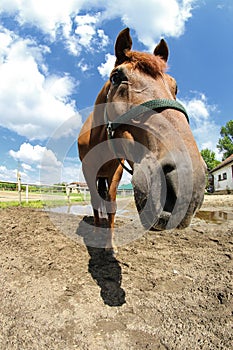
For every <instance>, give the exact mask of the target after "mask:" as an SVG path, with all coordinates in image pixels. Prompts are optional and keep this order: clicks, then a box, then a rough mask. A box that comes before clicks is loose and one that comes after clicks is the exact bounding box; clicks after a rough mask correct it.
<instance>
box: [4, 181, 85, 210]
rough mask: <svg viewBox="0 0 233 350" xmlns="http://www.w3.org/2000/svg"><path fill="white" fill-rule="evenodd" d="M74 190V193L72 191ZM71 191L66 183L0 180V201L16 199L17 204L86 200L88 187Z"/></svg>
mask: <svg viewBox="0 0 233 350" xmlns="http://www.w3.org/2000/svg"><path fill="white" fill-rule="evenodd" d="M74 192H75V193H74ZM74 192H73V191H72V188H71V187H70V186H67V185H61V184H58V185H38V184H23V183H21V181H18V182H5V181H0V201H1V202H8V201H17V202H19V204H21V203H22V202H24V201H25V202H29V201H43V202H47V201H66V202H70V201H72V199H73V200H86V198H87V196H88V189H87V188H85V187H83V188H82V189H80V190H77V191H74Z"/></svg>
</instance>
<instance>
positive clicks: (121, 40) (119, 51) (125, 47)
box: [115, 28, 132, 65]
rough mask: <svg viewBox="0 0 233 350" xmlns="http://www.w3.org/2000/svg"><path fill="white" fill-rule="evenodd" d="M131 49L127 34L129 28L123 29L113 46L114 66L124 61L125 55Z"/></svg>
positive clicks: (129, 38)
mask: <svg viewBox="0 0 233 350" xmlns="http://www.w3.org/2000/svg"><path fill="white" fill-rule="evenodd" d="M131 47H132V39H131V36H130V33H129V28H125V29H123V30H122V31H121V32H120V33H119V34H118V37H117V39H116V44H115V55H116V58H117V60H116V65H117V64H120V63H123V62H124V61H125V60H126V55H125V53H126V52H127V51H130V50H131Z"/></svg>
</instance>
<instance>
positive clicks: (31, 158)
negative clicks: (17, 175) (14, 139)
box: [9, 142, 61, 170]
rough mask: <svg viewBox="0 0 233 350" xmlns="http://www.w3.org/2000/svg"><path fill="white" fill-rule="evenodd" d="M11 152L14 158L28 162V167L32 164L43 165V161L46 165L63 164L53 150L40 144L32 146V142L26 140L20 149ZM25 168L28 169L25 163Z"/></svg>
mask: <svg viewBox="0 0 233 350" xmlns="http://www.w3.org/2000/svg"><path fill="white" fill-rule="evenodd" d="M9 154H10V156H11V157H13V158H14V159H16V160H19V161H20V162H24V163H26V164H27V167H28V165H32V164H33V165H36V166H37V167H41V163H43V165H44V166H45V165H49V166H55V167H59V166H61V162H60V161H58V160H57V158H56V156H55V154H54V153H53V152H52V151H51V150H49V149H47V148H46V147H42V146H40V145H36V146H32V145H31V144H30V143H26V142H24V143H23V144H22V145H21V146H20V149H19V150H18V151H13V150H10V151H9ZM24 169H26V167H25V164H24ZM27 170H29V169H27Z"/></svg>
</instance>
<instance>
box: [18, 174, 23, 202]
mask: <svg viewBox="0 0 233 350" xmlns="http://www.w3.org/2000/svg"><path fill="white" fill-rule="evenodd" d="M17 182H18V194H19V205H21V203H22V200H21V176H20V172H19V170H18V171H17Z"/></svg>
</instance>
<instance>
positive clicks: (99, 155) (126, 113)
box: [78, 28, 205, 247]
mask: <svg viewBox="0 0 233 350" xmlns="http://www.w3.org/2000/svg"><path fill="white" fill-rule="evenodd" d="M131 47H132V40H131V37H130V33H129V29H128V28H126V29H124V30H123V31H122V32H120V34H119V35H118V38H117V40H116V44H115V55H116V63H115V67H114V69H113V70H112V72H111V75H110V78H109V80H108V81H107V82H106V83H105V85H104V86H103V88H102V90H101V91H100V93H99V95H98V97H97V99H96V102H95V107H94V111H93V113H91V114H90V116H89V117H88V119H87V120H86V122H85V124H84V125H83V127H82V130H81V132H80V135H79V138H78V149H79V156H80V159H81V161H82V167H83V173H84V176H85V178H86V182H87V184H88V187H89V189H90V193H91V201H92V206H93V209H94V220H95V225H96V226H99V225H100V218H99V208H100V203H101V201H102V200H103V199H104V201H103V202H104V204H105V206H106V210H107V213H108V224H109V229H110V231H112V229H113V227H114V217H115V212H116V204H115V203H116V192H117V186H118V184H119V181H120V179H121V176H122V172H123V166H122V163H123V159H125V160H128V163H129V164H130V167H131V170H132V175H133V176H132V184H133V188H134V197H135V202H136V206H137V209H138V212H139V215H140V219H141V222H142V224H143V226H144V227H145V228H146V229H151V228H153V229H170V228H174V227H178V228H183V227H187V226H188V225H189V224H190V221H191V218H192V217H193V215H194V214H195V212H196V210H197V209H198V208H199V207H200V206H201V204H202V201H203V195H204V188H205V164H204V161H203V160H202V158H201V156H200V153H199V151H198V148H197V145H196V143H195V140H194V138H193V135H192V132H191V130H190V126H189V123H188V117H187V114H186V112H185V110H184V108H183V107H182V106H181V105H180V104H179V103H178V102H176V92H177V86H176V81H175V80H174V79H173V78H172V77H171V76H169V75H168V74H166V73H165V71H166V67H167V64H166V62H167V59H168V47H167V44H166V42H165V41H164V40H163V39H162V40H161V41H160V43H159V44H158V45H157V46H156V48H155V50H154V53H153V54H149V53H141V52H136V51H131ZM106 182H107V186H105V185H106ZM111 244H112V243H111V232H110V239H109V242H108V244H107V245H108V246H109V247H111Z"/></svg>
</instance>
